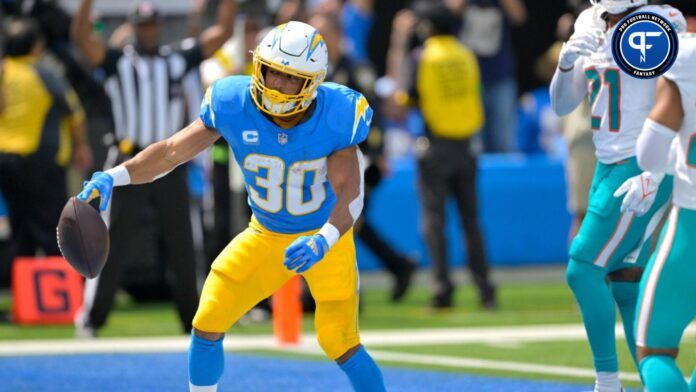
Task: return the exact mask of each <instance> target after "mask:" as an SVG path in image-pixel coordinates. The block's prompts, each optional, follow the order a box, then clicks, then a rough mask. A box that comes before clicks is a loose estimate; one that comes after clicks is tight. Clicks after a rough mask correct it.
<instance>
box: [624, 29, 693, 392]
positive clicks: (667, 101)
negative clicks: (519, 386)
mask: <svg viewBox="0 0 696 392" xmlns="http://www.w3.org/2000/svg"><path fill="white" fill-rule="evenodd" d="M680 38H681V39H680V41H679V54H678V56H677V60H676V62H675V63H674V65H673V66H672V68H670V70H669V71H667V72H666V73H665V74H664V76H663V77H661V78H660V79H658V81H657V96H656V102H655V106H654V107H653V109H652V111H651V112H650V115H649V116H648V119H647V120H646V121H645V124H644V125H643V131H642V132H641V134H640V137H639V138H638V145H637V155H638V164H639V165H640V167H641V168H643V169H644V170H650V171H653V172H670V171H675V172H676V173H675V175H674V196H673V204H674V206H673V207H672V211H671V212H670V215H669V220H668V221H667V223H666V224H665V227H664V229H663V231H662V236H661V238H660V242H659V244H658V246H657V248H656V250H655V252H654V253H653V255H652V257H651V259H650V262H649V263H648V265H647V268H646V272H645V274H644V276H643V279H642V280H641V282H640V297H639V298H640V302H639V306H638V310H637V311H638V316H637V320H636V345H637V346H638V361H639V364H640V366H639V368H640V375H641V377H642V379H643V382H644V383H645V386H646V390H649V391H650V392H663V391H664V392H682V391H683V392H686V391H687V390H689V391H696V377H694V376H696V373H695V374H694V376H692V377H691V385H689V387H688V388H687V385H686V382H685V381H684V376H683V375H682V373H681V371H680V370H679V367H677V364H676V363H675V358H676V357H677V353H678V352H679V341H680V339H681V337H682V334H683V333H684V329H686V327H687V326H688V325H689V323H690V322H691V320H693V319H694V316H696V285H695V284H694V282H696V262H695V261H696V260H694V256H695V255H696V241H695V240H694V237H693V235H694V233H696V143H694V140H696V36H694V35H691V36H681V37H680ZM675 136H676V149H674V151H671V150H670V147H671V145H672V144H673V143H672V142H673V139H674V138H675Z"/></svg>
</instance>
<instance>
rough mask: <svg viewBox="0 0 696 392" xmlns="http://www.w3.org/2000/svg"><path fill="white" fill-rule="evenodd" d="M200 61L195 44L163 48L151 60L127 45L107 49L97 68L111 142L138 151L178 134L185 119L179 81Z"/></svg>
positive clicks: (197, 46)
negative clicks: (107, 100)
mask: <svg viewBox="0 0 696 392" xmlns="http://www.w3.org/2000/svg"><path fill="white" fill-rule="evenodd" d="M187 46H188V47H187ZM202 57H203V56H202V53H201V47H200V45H199V44H198V43H197V42H196V43H191V44H189V45H185V44H183V45H181V48H177V49H174V48H172V47H170V46H167V45H163V46H160V48H159V50H158V53H157V54H155V55H144V54H140V53H138V52H137V50H136V49H135V48H134V47H133V46H132V45H128V46H126V47H124V48H123V49H109V50H108V51H107V54H106V57H105V59H104V62H103V63H102V66H101V68H102V69H103V70H104V72H105V74H106V82H105V84H104V88H105V89H106V93H107V94H108V96H109V98H110V99H111V109H112V112H113V118H114V129H115V132H116V135H115V136H116V140H117V141H122V140H130V141H131V142H132V143H133V144H134V145H135V146H136V148H139V149H143V148H145V147H147V146H148V145H150V144H152V143H154V142H157V141H159V140H162V139H165V138H167V137H169V136H171V135H172V134H173V133H175V132H177V131H178V130H179V129H181V128H183V126H184V124H185V121H186V120H187V117H188V116H187V115H186V110H185V108H186V106H187V105H186V103H185V100H186V94H185V91H184V90H185V86H184V78H185V76H186V75H187V74H188V73H189V71H190V70H191V69H193V68H194V67H198V65H199V64H200V63H201V61H202V60H203V58H202ZM198 88H200V86H198ZM189 106H190V103H189Z"/></svg>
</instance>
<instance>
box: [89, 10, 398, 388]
mask: <svg viewBox="0 0 696 392" xmlns="http://www.w3.org/2000/svg"><path fill="white" fill-rule="evenodd" d="M327 58H328V51H327V48H326V44H325V42H324V40H323V38H322V37H321V35H320V34H319V33H318V32H317V31H316V29H314V28H313V27H311V26H309V25H307V24H304V23H301V22H289V23H286V24H282V25H280V26H278V27H276V28H275V29H273V30H271V31H270V32H269V33H268V35H266V37H265V38H264V39H263V40H262V41H261V43H260V44H259V45H258V47H257V48H256V50H255V51H254V55H253V61H252V62H253V74H252V76H230V77H227V78H224V79H221V80H218V81H216V82H215V83H214V84H213V85H212V86H211V87H210V88H209V89H208V91H207V92H206V96H205V99H204V101H203V104H202V106H201V112H200V118H199V119H198V120H196V121H195V122H193V123H192V124H190V125H189V126H188V127H186V128H184V129H183V130H181V131H180V132H178V133H177V134H175V135H174V136H172V137H171V138H169V139H167V140H164V141H161V142H158V143H155V144H153V145H151V146H149V147H148V148H147V149H145V150H144V151H142V152H141V153H140V154H138V155H136V156H135V157H134V158H133V159H131V160H129V161H127V162H125V163H124V164H123V165H120V166H117V167H116V168H114V169H110V170H108V171H106V172H103V173H99V172H98V173H95V174H94V175H93V177H92V179H91V181H90V182H89V183H87V184H86V186H85V187H84V189H83V191H82V192H81V193H80V194H79V196H78V197H80V198H81V199H83V200H87V199H90V198H93V197H95V196H100V197H101V206H102V207H105V206H106V204H107V203H108V199H109V196H110V194H111V191H112V187H113V186H123V185H127V184H142V183H145V182H150V181H153V180H155V179H157V178H158V177H160V176H163V175H164V174H165V173H167V172H169V171H170V170H172V169H174V168H175V167H176V166H177V165H180V164H182V163H184V162H186V161H188V160H189V159H191V158H193V157H194V156H196V155H197V154H198V153H199V152H200V151H202V150H203V149H205V148H206V147H208V146H210V145H211V144H212V143H213V142H215V140H217V139H218V138H219V137H220V136H222V137H223V138H225V140H226V141H227V142H228V143H229V145H230V146H231V148H232V150H233V152H234V157H235V159H236V160H237V162H238V163H239V166H240V167H241V168H242V171H243V175H244V180H245V183H246V188H247V191H248V193H249V204H250V206H251V209H252V211H253V217H252V219H251V222H250V223H249V227H248V228H247V229H246V230H245V231H243V232H242V233H240V234H239V235H238V236H236V237H235V238H234V239H233V240H232V242H230V243H229V245H227V247H226V248H225V249H224V250H223V251H222V252H221V253H220V255H219V256H218V257H217V259H216V260H215V261H214V262H213V265H212V268H211V271H210V273H209V275H208V277H207V279H206V281H205V285H204V286H203V292H202V294H201V300H200V304H199V307H198V311H197V313H196V316H195V318H194V320H193V327H194V328H193V332H192V335H191V346H190V348H189V382H190V390H191V391H215V390H216V389H217V384H218V381H219V379H220V377H221V376H222V372H223V366H224V355H223V345H222V340H223V338H224V335H225V332H226V331H227V330H228V329H229V328H230V327H231V326H232V325H233V324H234V323H235V322H236V321H237V320H238V319H239V318H240V317H241V316H242V315H243V314H245V313H246V312H247V311H248V310H249V309H251V308H252V307H253V306H254V305H255V304H256V303H258V302H259V301H260V300H262V299H264V298H266V297H268V296H270V295H271V294H273V292H275V291H276V290H277V289H278V288H279V287H281V286H282V285H283V284H284V283H285V282H286V281H288V280H289V279H290V278H291V277H292V276H294V275H295V274H301V275H303V276H304V278H305V280H306V281H307V283H308V285H309V288H310V290H311V292H312V295H313V296H314V299H315V301H316V304H317V307H316V313H315V326H316V331H317V339H318V341H319V345H320V346H321V347H322V349H323V350H324V352H325V353H326V355H327V356H328V357H329V358H331V359H333V360H335V361H336V362H337V363H338V365H339V366H340V368H341V370H343V371H344V372H345V373H346V375H347V376H348V378H349V379H350V382H351V383H352V385H353V387H354V388H355V389H356V390H360V391H383V390H385V387H384V382H383V379H382V373H381V371H380V369H379V368H378V367H377V365H376V364H375V362H374V361H373V359H372V358H371V357H370V355H369V354H368V353H367V351H365V348H364V347H363V346H362V345H361V344H360V337H359V334H358V323H357V317H358V295H357V294H358V271H357V266H356V256H355V245H354V243H353V230H352V227H353V223H354V222H355V220H356V219H357V218H358V216H359V215H360V212H361V210H362V203H363V202H362V197H363V178H362V170H363V159H362V154H361V152H360V150H359V149H358V147H357V144H358V143H360V142H362V141H363V140H364V139H365V138H366V136H367V133H368V130H369V125H370V122H371V119H372V109H371V108H370V106H369V105H368V103H367V100H366V99H365V97H364V96H362V95H361V94H360V93H358V92H356V91H353V90H351V89H349V88H347V87H344V86H341V85H338V84H333V83H324V84H322V81H323V80H324V77H325V75H326V72H327ZM182 213H187V212H185V211H182Z"/></svg>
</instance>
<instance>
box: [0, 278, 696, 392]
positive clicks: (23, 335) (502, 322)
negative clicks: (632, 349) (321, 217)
mask: <svg viewBox="0 0 696 392" xmlns="http://www.w3.org/2000/svg"><path fill="white" fill-rule="evenodd" d="M429 298H430V295H429V292H428V290H427V289H426V288H424V287H416V288H414V289H413V290H412V291H411V292H410V293H409V295H408V297H407V298H406V299H405V300H404V301H403V302H402V303H400V304H397V305H394V304H392V303H390V302H389V301H388V291H387V290H386V288H380V287H373V288H369V289H366V290H364V291H363V294H362V296H361V302H362V310H361V316H360V327H361V329H362V330H379V329H400V328H404V329H405V328H433V327H466V326H487V325H490V326H512V325H533V324H567V323H579V322H581V319H580V315H579V312H578V311H577V308H576V305H575V303H574V300H573V297H572V293H571V292H570V291H569V290H568V288H567V287H566V286H565V284H563V283H561V282H559V283H508V284H505V285H502V286H501V288H500V291H499V302H500V307H499V309H498V310H497V311H494V312H492V311H486V310H482V309H481V308H480V307H479V306H478V303H477V300H476V295H475V292H474V290H473V289H471V288H465V289H462V290H459V291H458V292H457V296H456V299H455V303H456V305H457V306H456V308H455V310H452V311H449V312H444V313H442V312H432V311H430V310H428V307H427V305H428V301H429ZM0 310H9V300H8V298H0ZM304 330H305V331H307V332H313V330H314V327H313V323H312V320H311V317H309V316H308V317H305V320H304ZM271 331H272V327H271V324H270V322H265V323H260V324H244V323H241V324H239V325H236V326H235V327H233V329H232V331H231V333H232V334H237V335H244V334H259V333H270V332H271ZM179 333H181V331H180V329H179V323H178V319H177V316H176V313H175V311H174V306H173V305H172V304H170V303H150V304H136V303H132V302H130V301H128V300H127V298H123V297H120V298H119V300H118V301H117V305H116V309H115V310H114V312H113V313H112V315H111V317H110V319H109V324H108V325H107V326H106V327H105V328H104V329H103V330H102V331H101V334H100V336H104V337H115V336H158V335H174V334H179ZM72 336H73V328H72V326H52V327H46V326H15V325H11V324H0V341H1V340H17V339H48V338H70V337H72ZM618 348H619V360H620V363H621V368H622V370H625V371H629V372H635V368H634V367H633V364H632V362H631V359H630V356H629V354H628V350H627V349H626V346H625V344H624V342H619V344H618ZM379 350H380V351H389V352H405V353H427V354H434V355H447V356H460V357H473V358H482V359H494V360H506V361H518V362H525V363H534V364H550V365H559V366H573V367H582V368H587V369H591V368H592V362H591V355H590V352H589V347H588V346H587V343H586V342H585V341H562V342H534V343H524V344H520V345H507V346H502V345H484V344H448V345H428V346H409V347H403V346H400V347H379ZM695 350H696V343H695V342H694V341H693V339H691V338H689V337H685V339H684V344H683V345H682V348H681V355H680V358H679V363H680V365H681V366H682V369H683V370H684V371H685V374H689V373H690V369H693V367H694V365H695V364H696V360H695V359H694V351H695ZM255 353H257V354H258V353H263V354H266V355H274V356H290V357H303V358H312V359H319V358H321V357H320V356H314V355H305V354H292V353H287V352H283V353H279V352H276V351H267V352H260V351H255ZM324 361H326V360H324ZM394 365H397V366H399V367H410V368H419V369H437V370H444V371H447V372H450V373H473V374H482V375H495V376H515V377H522V378H528V379H553V380H563V381H571V382H575V383H578V382H581V383H587V382H589V381H587V380H584V381H583V380H581V379H577V378H570V377H557V376H545V375H536V374H514V373H513V374H511V373H510V372H507V371H489V370H475V369H452V368H443V367H438V366H423V365H414V364H405V363H398V364H397V363H394ZM629 385H631V386H637V384H636V383H629Z"/></svg>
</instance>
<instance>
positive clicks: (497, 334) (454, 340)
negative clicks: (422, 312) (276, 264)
mask: <svg viewBox="0 0 696 392" xmlns="http://www.w3.org/2000/svg"><path fill="white" fill-rule="evenodd" d="M616 333H617V335H618V336H623V331H622V329H621V327H620V326H619V325H617V327H616ZM686 333H687V334H689V335H693V334H694V333H696V324H692V325H690V326H689V328H688V329H687V331H686ZM585 339H586V336H585V330H584V328H583V326H582V325H580V324H564V325H529V326H515V327H476V328H429V329H404V330H381V331H374V330H373V331H362V332H361V340H362V342H363V343H364V344H365V345H366V346H368V347H370V353H371V354H372V356H373V357H374V358H375V359H377V360H382V361H390V362H398V363H408V364H419V365H437V366H443V367H451V368H458V369H485V370H503V371H510V372H515V373H530V374H543V375H550V376H564V377H577V378H590V379H591V378H594V376H595V373H594V370H593V369H586V368H576V367H568V366H554V365H544V364H530V363H526V362H513V361H498V360H488V359H478V358H466V357H455V356H445V355H430V354H411V353H400V352H393V351H380V350H375V348H379V347H389V346H391V347H393V346H404V347H406V346H416V345H437V344H467V343H468V344H473V343H479V344H480V343H483V344H512V345H515V344H523V343H526V342H553V341H578V340H585ZM188 346H189V338H188V337H186V336H176V337H138V338H100V339H87V340H68V339H62V340H21V341H0V356H20V355H58V354H104V353H162V352H186V351H187V350H188ZM224 346H225V350H227V351H242V350H274V351H286V352H296V353H301V354H310V355H323V354H322V352H321V349H320V347H319V345H318V344H317V343H316V339H315V336H314V335H313V334H305V335H303V338H302V342H301V343H300V344H299V345H296V346H285V347H283V346H280V345H278V343H277V342H276V341H275V339H274V338H273V336H271V335H252V336H234V335H232V336H228V337H226V338H225V343H224ZM620 376H621V378H622V379H623V380H631V381H639V380H640V378H639V377H638V374H637V373H621V374H620Z"/></svg>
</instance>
